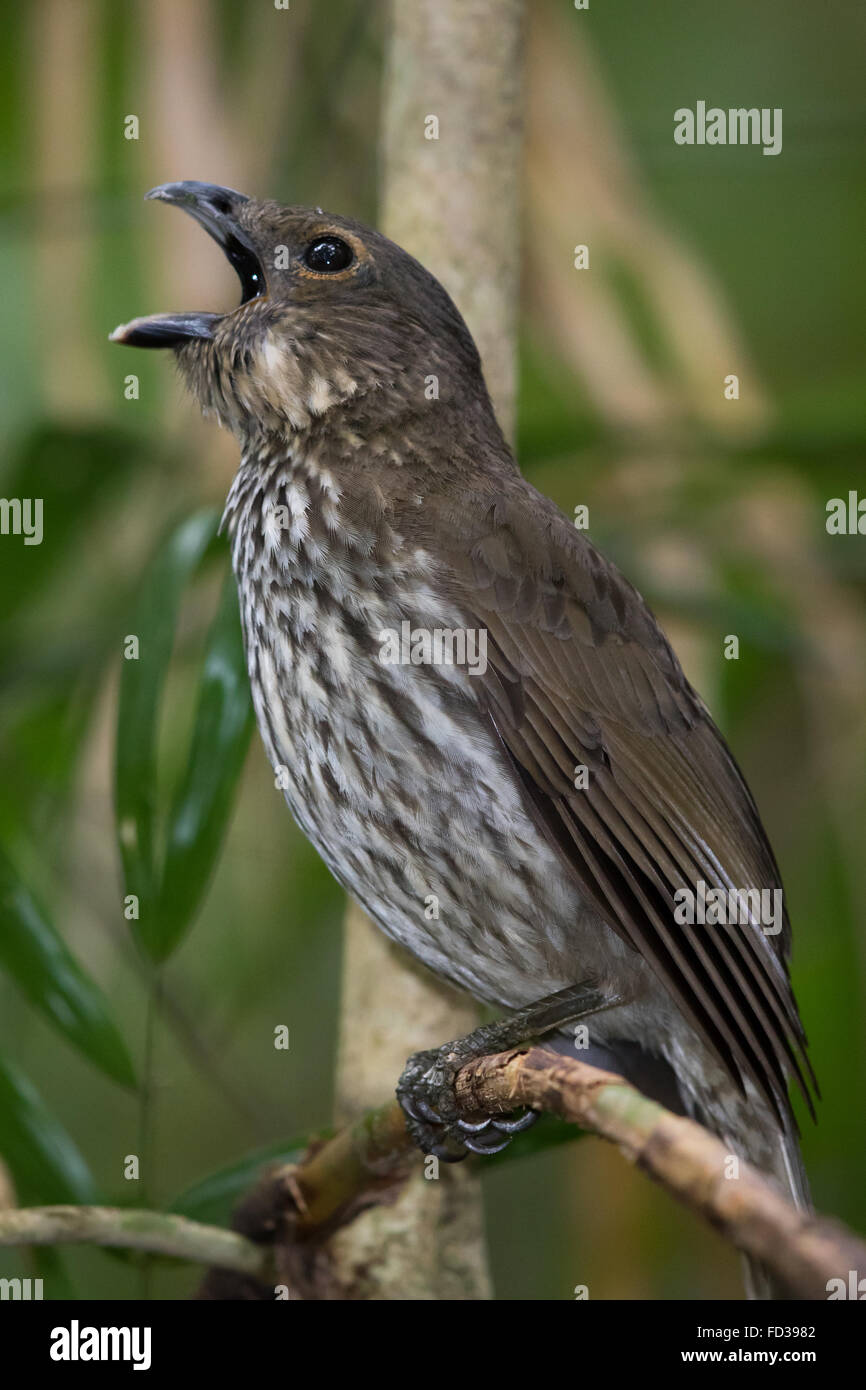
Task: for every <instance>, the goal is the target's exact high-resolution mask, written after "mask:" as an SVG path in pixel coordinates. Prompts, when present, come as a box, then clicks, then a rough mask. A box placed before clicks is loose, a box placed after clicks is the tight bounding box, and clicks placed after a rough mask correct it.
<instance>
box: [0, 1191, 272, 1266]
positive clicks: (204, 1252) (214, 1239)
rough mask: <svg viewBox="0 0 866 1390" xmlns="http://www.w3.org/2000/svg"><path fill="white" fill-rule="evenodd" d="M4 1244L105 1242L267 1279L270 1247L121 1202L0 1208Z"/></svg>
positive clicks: (180, 1217)
mask: <svg viewBox="0 0 866 1390" xmlns="http://www.w3.org/2000/svg"><path fill="white" fill-rule="evenodd" d="M2 1245H108V1246H122V1247H124V1248H125V1249H127V1250H146V1251H148V1252H149V1253H150V1254H157V1255H172V1256H174V1257H176V1258H177V1259H182V1260H194V1261H195V1262H196V1263H198V1264H207V1265H216V1266H217V1267H218V1268H220V1269H230V1270H233V1271H234V1272H235V1273H237V1274H243V1275H246V1276H247V1277H252V1278H255V1279H259V1280H261V1281H267V1280H268V1278H269V1277H270V1271H271V1261H270V1252H269V1251H268V1250H266V1249H265V1248H264V1247H263V1246H261V1245H256V1244H255V1243H254V1242H253V1241H251V1240H247V1238H246V1237H245V1236H241V1235H238V1234H237V1233H236V1232H234V1231H226V1230H224V1229H223V1228H222V1227H220V1226H203V1225H201V1224H200V1223H199V1222H197V1221H189V1220H187V1218H186V1217H185V1216H172V1215H170V1214H168V1213H166V1212H159V1211H140V1210H132V1209H128V1208H124V1207H66V1206H57V1207H22V1208H21V1209H19V1210H17V1211H14V1210H13V1211H3V1212H0V1246H2Z"/></svg>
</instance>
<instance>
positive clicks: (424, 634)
mask: <svg viewBox="0 0 866 1390" xmlns="http://www.w3.org/2000/svg"><path fill="white" fill-rule="evenodd" d="M146 196H147V197H148V198H151V199H155V200H157V201H160V202H164V203H167V204H170V205H173V206H177V207H179V208H181V209H182V210H184V211H185V212H187V213H189V214H190V215H191V216H192V217H193V218H194V219H195V220H196V221H197V222H198V223H199V224H200V226H201V227H202V228H203V229H204V230H205V231H206V232H207V233H208V234H209V235H210V236H211V237H212V238H213V239H214V240H215V241H216V242H217V243H218V244H219V245H220V246H221V247H222V249H223V251H224V252H225V254H226V256H227V257H228V259H229V261H230V262H231V264H232V265H233V266H234V268H235V270H236V272H237V275H238V278H239V280H240V285H241V303H240V304H239V305H238V306H237V307H235V308H233V309H231V310H230V311H228V312H225V313H217V312H204V311H201V312H199V311H192V312H181V313H160V314H153V315H148V316H144V317H140V318H136V319H133V320H131V321H130V322H128V323H125V324H122V325H121V326H120V327H118V328H117V329H115V331H114V333H113V334H112V335H111V337H112V338H113V340H114V341H115V342H119V343H122V344H127V345H130V346H136V347H143V348H151V347H157V348H171V349H172V350H173V353H174V356H175V359H176V361H177V364H178V367H179V369H180V373H181V376H182V378H183V380H184V382H185V383H186V385H187V387H188V388H189V390H190V391H191V393H192V395H193V397H194V398H195V399H196V400H197V401H198V403H199V405H200V406H201V408H202V409H203V411H204V413H205V415H206V416H209V417H213V418H215V419H216V421H217V422H218V423H219V424H220V425H222V426H224V427H225V428H227V429H228V430H229V431H231V433H232V434H233V435H234V436H235V438H236V439H237V442H238V444H239V448H240V464H239V467H238V470H237V473H236V476H235V478H234V481H233V483H232V486H231V489H230V491H229V494H228V498H227V501H226V506H225V512H224V516H223V526H224V529H225V531H226V532H227V534H228V537H229V541H230V546H231V555H232V565H233V568H234V573H235V576H236V580H237V586H238V594H239V607H240V614H241V625H242V628H243V634H244V643H245V650H246V658H247V665H248V671H249V679H250V687H251V692H252V699H253V704H254V708H255V713H256V718H257V722H258V727H259V730H260V733H261V737H262V740H263V742H264V746H265V750H266V752H267V755H268V758H269V760H270V762H271V765H272V767H273V768H274V769H275V771H276V772H277V774H278V777H279V779H280V781H279V784H280V785H281V786H282V788H283V790H284V794H285V798H286V800H287V802H288V805H289V808H290V809H291V811H292V813H293V815H294V818H295V820H296V821H297V823H298V825H299V826H300V828H301V830H302V831H303V832H304V833H305V834H306V835H307V836H308V837H309V839H310V840H311V841H312V843H313V844H314V845H315V847H316V848H317V850H318V852H319V854H320V855H321V857H322V858H323V859H324V861H325V863H326V864H327V866H328V868H329V869H330V870H331V872H332V873H333V875H334V876H335V878H336V879H337V880H338V881H339V883H340V884H342V885H343V887H344V888H345V889H346V891H347V892H348V893H349V894H351V895H352V896H353V897H354V898H355V899H356V900H357V901H358V903H359V904H360V905H361V906H362V907H363V908H364V909H365V910H366V912H367V913H368V914H369V916H370V917H371V918H372V919H373V921H374V922H375V923H376V924H377V925H378V926H379V927H380V928H381V929H382V930H383V931H384V932H385V933H386V934H387V935H388V936H389V937H390V938H391V939H392V940H394V941H396V942H398V943H399V944H400V945H402V946H403V947H405V948H406V949H408V951H409V952H410V953H412V955H413V956H415V957H416V958H417V959H419V960H420V961H421V962H423V964H424V965H426V966H427V967H428V968H429V969H430V970H432V971H433V972H434V973H435V974H436V975H438V976H440V977H442V978H444V979H446V980H448V981H450V982H451V983H452V984H454V985H456V986H457V987H458V988H459V989H461V990H463V991H465V992H466V993H468V994H469V995H471V996H472V997H473V998H475V999H477V1000H479V1001H482V1002H483V1003H485V1004H487V1005H491V1006H494V1007H495V1008H496V1009H499V1010H503V1011H505V1017H504V1018H503V1019H502V1020H501V1022H500V1024H499V1025H497V1024H494V1025H490V1026H488V1028H487V1029H485V1030H479V1035H478V1036H476V1035H470V1037H469V1038H468V1039H465V1040H456V1041H452V1042H448V1043H443V1044H441V1045H438V1046H436V1047H434V1048H431V1049H430V1050H429V1051H425V1052H423V1053H419V1054H417V1055H416V1057H415V1058H412V1059H410V1060H409V1062H408V1063H407V1068H406V1071H405V1072H404V1074H403V1077H402V1078H401V1081H400V1085H399V1086H398V1098H399V1099H400V1102H401V1104H402V1105H403V1108H404V1111H405V1114H406V1120H407V1126H408V1127H409V1128H410V1131H411V1132H412V1133H413V1135H414V1137H415V1138H416V1140H417V1142H418V1143H419V1145H420V1146H421V1147H422V1148H423V1149H424V1150H425V1152H436V1153H437V1154H439V1155H441V1156H442V1157H445V1158H448V1159H457V1158H460V1157H462V1156H464V1155H465V1154H466V1152H467V1151H474V1152H493V1151H495V1149H496V1148H497V1147H499V1145H500V1144H501V1143H503V1142H506V1141H507V1139H508V1137H509V1135H510V1132H511V1131H512V1130H515V1129H518V1128H520V1127H522V1125H523V1124H524V1123H526V1122H528V1120H529V1119H531V1118H532V1116H531V1115H530V1116H523V1117H515V1118H514V1119H513V1120H509V1119H502V1118H501V1117H497V1118H496V1119H490V1118H489V1117H487V1118H484V1117H482V1119H481V1120H480V1121H479V1123H478V1124H475V1123H474V1122H473V1123H470V1122H468V1121H466V1120H461V1119H460V1118H459V1116H458V1115H457V1112H456V1108H455V1105H454V1101H453V1085H452V1083H453V1079H454V1075H455V1074H456V1069H457V1068H458V1066H459V1065H462V1062H463V1061H464V1060H466V1058H467V1057H469V1056H472V1055H477V1051H478V1049H479V1047H480V1046H481V1044H482V1043H485V1044H487V1050H490V1046H491V1044H492V1041H493V1039H494V1037H495V1038H498V1039H500V1040H502V1039H510V1041H511V1043H514V1044H516V1043H518V1042H520V1041H522V1040H525V1039H526V1038H528V1037H533V1036H541V1037H543V1038H544V1039H545V1045H547V1046H550V1047H553V1048H554V1049H556V1050H559V1051H561V1052H568V1051H570V1050H572V1049H573V1048H574V1047H575V1045H576V1039H577V1036H578V1030H577V1029H576V1026H575V1023H576V1020H581V1019H588V1020H589V1023H588V1024H587V1025H586V1027H585V1030H584V1033H583V1034H582V1035H581V1042H582V1043H583V1044H584V1049H583V1051H581V1052H580V1054H579V1055H580V1056H581V1057H582V1058H583V1059H584V1060H586V1061H588V1062H592V1063H595V1064H597V1065H602V1066H606V1067H608V1068H609V1069H611V1070H614V1071H616V1072H619V1073H620V1074H622V1075H624V1076H625V1077H626V1078H627V1079H629V1080H632V1081H633V1082H634V1084H636V1085H637V1086H638V1087H639V1088H640V1089H641V1090H642V1091H644V1092H645V1093H646V1094H649V1095H651V1096H654V1097H655V1098H658V1099H661V1100H663V1102H664V1103H666V1104H668V1105H669V1106H671V1108H673V1109H675V1110H677V1111H678V1112H679V1113H681V1114H687V1115H690V1116H691V1117H693V1118H694V1119H696V1120H698V1121H699V1122H700V1123H702V1124H704V1125H705V1126H706V1127H708V1128H709V1129H710V1130H711V1131H712V1132H713V1133H715V1134H716V1135H718V1136H719V1137H720V1138H722V1140H723V1141H724V1142H725V1144H726V1145H728V1147H729V1149H730V1152H731V1154H732V1155H733V1156H735V1157H737V1158H741V1159H745V1160H747V1161H749V1162H751V1163H753V1164H755V1165H756V1166H757V1167H758V1168H759V1169H761V1170H762V1171H763V1172H764V1173H765V1174H766V1175H767V1176H768V1177H769V1179H770V1180H771V1182H773V1183H774V1184H775V1185H776V1187H777V1188H778V1189H779V1190H780V1191H781V1192H783V1193H785V1194H786V1195H787V1196H788V1197H789V1198H790V1199H791V1200H792V1201H793V1202H795V1203H796V1204H797V1205H798V1206H799V1207H801V1208H803V1209H808V1207H809V1203H810V1196H809V1188H808V1182H807V1179H806V1174H805V1171H804V1167H803V1163H802V1158H801V1155H800V1149H799V1140H798V1129H797V1125H796V1121H795V1118H794V1113H793V1108H792V1104H791V1099H790V1094H789V1092H790V1089H791V1087H792V1086H794V1085H795V1086H797V1087H798V1088H799V1090H800V1092H801V1093H802V1095H803V1097H804V1098H805V1102H806V1104H807V1106H808V1107H809V1109H810V1111H811V1113H812V1114H813V1115H814V1105H813V1094H814V1095H815V1096H817V1094H818V1089H817V1082H816V1080H815V1077H814V1072H813V1070H812V1067H811V1064H810V1061H809V1057H808V1053H807V1042H806V1036H805V1033H804V1030H803V1026H802V1023H801V1020H800V1016H799V1013H798V1009H797V1004H796V1001H795V998H794V995H793V992H792V988H791V983H790V977H789V960H790V952H791V927H790V922H789V918H788V913H787V907H786V906H785V905H784V901H783V898H782V885H781V879H780V875H779V869H778V867H777V864H776V860H775V858H774V855H773V851H772V849H771V848H770V844H769V841H768V839H767V835H766V833H765V831H764V828H763V826H762V823H761V819H760V816H759V813H758V809H757V807H756V804H755V801H754V799H753V797H752V795H751V792H750V791H749V788H748V786H747V784H746V781H745V779H744V777H743V774H742V773H741V771H740V769H739V767H738V765H737V763H736V762H735V760H734V757H733V755H732V753H731V752H730V750H729V748H728V746H727V744H726V743H725V740H724V738H723V736H722V734H721V733H720V731H719V730H718V728H717V727H716V725H715V723H714V722H713V719H712V717H711V715H710V713H709V711H708V709H707V707H706V705H705V704H704V702H703V700H702V699H701V697H700V695H699V694H698V693H697V691H696V690H695V689H694V688H693V686H692V685H691V684H690V683H689V681H688V680H687V678H686V676H685V674H684V673H683V670H682V667H681V665H680V663H679V660H678V659H677V657H676V655H675V653H674V651H673V648H672V647H671V645H670V643H669V641H668V640H667V638H666V637H665V635H664V633H663V632H662V629H661V627H660V626H659V624H658V622H657V621H656V619H655V617H654V616H653V614H652V612H651V611H650V609H649V607H648V606H647V604H646V603H645V602H644V600H643V598H642V597H641V595H640V594H639V593H638V592H637V590H636V589H635V588H634V587H633V586H632V585H631V584H630V583H629V581H628V580H627V579H626V578H625V577H624V576H623V575H622V574H621V573H620V571H619V570H618V569H617V567H616V566H615V565H614V564H613V563H612V562H611V561H610V560H608V559H607V558H606V557H605V556H604V555H603V554H602V553H601V552H600V551H599V550H598V549H597V548H596V547H595V546H594V545H593V543H592V541H591V540H590V539H589V537H588V535H587V534H586V531H585V530H582V529H578V528H577V527H576V526H575V525H574V523H573V521H571V520H570V519H569V518H567V517H566V516H564V515H563V513H562V512H560V511H559V510H558V508H557V507H556V506H555V505H554V504H553V503H552V502H551V501H550V500H549V499H548V498H546V497H545V496H543V495H542V494H541V493H540V492H539V491H537V490H536V489H535V488H534V487H533V486H532V485H531V484H530V482H528V481H527V480H526V479H525V478H524V477H523V475H522V473H521V472H520V469H519V467H518V464H517V461H516V459H515V457H514V454H513V453H512V451H511V449H510V447H509V445H508V443H507V442H506V440H505V438H504V436H503V433H502V430H501V429H500V427H499V424H498V422H497V419H496V415H495V412H494V409H493V406H492V404H491V400H490V397H489V394H488V391H487V388H486V386H485V382H484V376H483V372H482V367H481V362H480V359H479V354H478V351H477V348H476V346H475V343H474V341H473V339H472V336H471V334H470V332H469V330H468V328H467V326H466V324H465V322H464V321H463V319H462V317H461V315H460V313H459V312H458V310H457V308H456V306H455V305H454V303H453V301H452V300H451V298H450V297H449V295H448V293H447V292H446V290H445V289H444V288H443V286H442V285H441V284H440V283H439V282H438V280H436V279H435V277H434V276H433V275H431V274H430V272H429V271H427V270H426V269H425V268H424V267H423V266H422V265H421V264H420V263H419V262H418V261H417V260H416V259H414V258H413V257H412V256H411V255H409V254H408V253H407V252H406V251H405V250H403V249H402V248H401V247H399V246H397V245H396V244H395V243H394V242H392V241H390V240H389V239H388V238H386V237H385V236H384V235H382V234H381V233H380V232H378V231H376V230H374V229H373V228H371V227H367V226H364V225H362V224H361V223H359V222H357V221H355V220H353V219H351V218H347V217H343V216H338V215H334V214H331V213H328V212H324V211H322V209H320V208H310V207H300V206H283V205H281V204H279V203H277V202H274V201H269V200H258V199H255V198H250V197H247V196H245V195H243V194H241V193H238V192H236V191H234V190H232V189H228V188H222V187H220V186H217V185H214V184H208V183H201V182H197V181H184V182H178V183H168V184H163V185H161V186H159V187H157V188H154V189H152V190H151V192H150V193H148V194H147V195H146ZM466 254H467V256H471V246H468V247H467V251H466ZM768 902H773V903H774V904H778V903H781V904H782V906H781V908H780V909H779V911H778V912H775V911H774V912H773V913H772V914H770V916H769V917H767V915H766V914H765V913H764V912H763V910H762V909H763V906H764V905H765V904H766V903H768ZM690 903H691V905H692V908H694V909H695V910H693V911H692V912H691V913H690V912H689V904H690ZM707 904H713V905H714V906H715V910H714V911H713V912H711V911H709V910H705V911H704V910H702V908H703V907H704V906H705V905H707ZM726 909H727V910H726ZM690 917H691V920H689V918H690ZM497 1027H499V1032H498V1033H496V1031H495V1030H496V1029H497ZM491 1028H492V1029H493V1030H494V1031H493V1032H492V1033H491V1031H490V1029H491ZM481 1050H482V1051H483V1050H485V1049H484V1048H483V1047H482V1048H481ZM572 1055H574V1054H573V1051H572ZM749 1280H750V1283H749V1291H750V1293H751V1294H752V1295H753V1296H763V1297H770V1296H775V1295H777V1294H779V1293H783V1292H784V1290H783V1289H782V1290H780V1289H779V1288H778V1287H777V1286H773V1285H772V1284H771V1283H770V1281H769V1280H768V1278H767V1276H766V1272H765V1271H763V1270H761V1269H760V1268H759V1267H757V1266H753V1267H752V1269H751V1272H750V1275H749Z"/></svg>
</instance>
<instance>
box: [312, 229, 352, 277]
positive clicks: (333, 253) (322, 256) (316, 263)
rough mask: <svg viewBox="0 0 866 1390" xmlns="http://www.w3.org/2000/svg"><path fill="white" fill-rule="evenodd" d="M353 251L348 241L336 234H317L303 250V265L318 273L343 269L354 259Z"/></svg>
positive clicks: (328, 272) (323, 273) (329, 272)
mask: <svg viewBox="0 0 866 1390" xmlns="http://www.w3.org/2000/svg"><path fill="white" fill-rule="evenodd" d="M354 254H355V253H354V252H353V250H352V248H351V246H350V245H349V244H348V242H345V241H343V240H342V238H341V237H338V236H318V237H316V240H315V241H311V242H310V244H309V246H308V247H307V249H306V251H305V252H304V265H305V266H307V267H308V269H310V270H315V271H316V272H317V273H318V274H319V275H327V274H331V273H333V272H334V271H336V270H345V269H346V266H348V265H351V264H352V261H353V260H354Z"/></svg>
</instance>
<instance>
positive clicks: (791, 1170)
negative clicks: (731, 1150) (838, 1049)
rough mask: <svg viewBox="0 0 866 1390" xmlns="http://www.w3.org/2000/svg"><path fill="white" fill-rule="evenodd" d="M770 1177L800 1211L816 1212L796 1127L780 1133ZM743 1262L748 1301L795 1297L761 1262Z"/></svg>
mask: <svg viewBox="0 0 866 1390" xmlns="http://www.w3.org/2000/svg"><path fill="white" fill-rule="evenodd" d="M768 1177H770V1178H771V1179H772V1180H773V1182H774V1184H775V1186H776V1187H778V1188H779V1190H780V1191H781V1192H782V1193H783V1194H784V1196H786V1197H790V1199H791V1201H792V1202H793V1203H794V1206H795V1207H797V1209H798V1210H799V1211H811V1210H812V1198H811V1194H810V1192H809V1181H808V1179H807V1177H806V1169H805V1168H804V1166H803V1158H802V1155H801V1153H800V1145H799V1142H798V1140H797V1135H796V1133H795V1131H794V1129H793V1126H792V1127H790V1128H788V1129H786V1130H785V1131H784V1132H780V1134H779V1147H778V1159H777V1161H776V1162H774V1163H773V1164H772V1172H770V1173H768ZM742 1261H743V1283H744V1285H745V1289H746V1297H747V1298H750V1299H760V1300H766V1299H790V1298H792V1297H793V1295H792V1293H791V1291H790V1289H788V1288H787V1287H786V1285H785V1284H784V1283H783V1281H782V1280H780V1279H779V1278H778V1276H777V1275H775V1274H773V1273H772V1272H771V1271H770V1270H769V1269H768V1268H767V1266H766V1265H765V1264H762V1263H761V1261H760V1260H756V1259H753V1258H752V1256H751V1255H743V1257H742Z"/></svg>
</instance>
